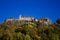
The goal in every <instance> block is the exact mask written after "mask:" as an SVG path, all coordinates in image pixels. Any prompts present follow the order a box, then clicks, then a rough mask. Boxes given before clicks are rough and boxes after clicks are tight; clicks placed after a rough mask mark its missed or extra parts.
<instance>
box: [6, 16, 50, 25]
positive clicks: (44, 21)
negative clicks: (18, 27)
mask: <svg viewBox="0 0 60 40" xmlns="http://www.w3.org/2000/svg"><path fill="white" fill-rule="evenodd" d="M13 21H18V22H19V21H22V22H31V21H33V22H39V23H40V24H46V25H48V24H51V21H50V19H48V18H39V19H35V18H34V17H31V16H22V15H19V18H18V19H14V18H9V19H7V20H6V22H13Z"/></svg>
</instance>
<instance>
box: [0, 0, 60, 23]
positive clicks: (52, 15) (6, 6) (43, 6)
mask: <svg viewBox="0 0 60 40" xmlns="http://www.w3.org/2000/svg"><path fill="white" fill-rule="evenodd" d="M19 14H22V15H24V16H33V17H35V18H41V17H47V18H49V19H51V20H52V22H55V21H56V19H57V18H60V0H0V22H3V21H4V20H5V19H7V18H9V17H13V18H18V17H19Z"/></svg>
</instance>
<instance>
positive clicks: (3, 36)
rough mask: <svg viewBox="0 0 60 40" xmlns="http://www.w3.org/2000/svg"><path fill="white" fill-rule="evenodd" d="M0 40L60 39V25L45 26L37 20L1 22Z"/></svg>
mask: <svg viewBox="0 0 60 40" xmlns="http://www.w3.org/2000/svg"><path fill="white" fill-rule="evenodd" d="M38 24H39V23H38ZM0 40H60V25H55V24H52V25H48V26H46V25H45V26H44V25H41V24H40V25H37V23H35V22H25V23H16V24H12V23H11V24H8V23H3V24H0Z"/></svg>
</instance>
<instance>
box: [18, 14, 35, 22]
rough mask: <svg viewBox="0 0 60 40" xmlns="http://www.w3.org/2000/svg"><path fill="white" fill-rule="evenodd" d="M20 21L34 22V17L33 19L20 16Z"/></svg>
mask: <svg viewBox="0 0 60 40" xmlns="http://www.w3.org/2000/svg"><path fill="white" fill-rule="evenodd" d="M19 20H20V21H33V20H34V17H31V16H22V15H20V16H19Z"/></svg>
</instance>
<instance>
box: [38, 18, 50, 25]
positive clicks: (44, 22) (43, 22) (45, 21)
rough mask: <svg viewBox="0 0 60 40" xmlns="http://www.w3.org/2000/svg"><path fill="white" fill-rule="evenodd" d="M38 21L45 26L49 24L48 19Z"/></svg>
mask: <svg viewBox="0 0 60 40" xmlns="http://www.w3.org/2000/svg"><path fill="white" fill-rule="evenodd" d="M38 21H39V23H40V24H45V25H49V24H51V21H50V19H48V18H40V19H38Z"/></svg>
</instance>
